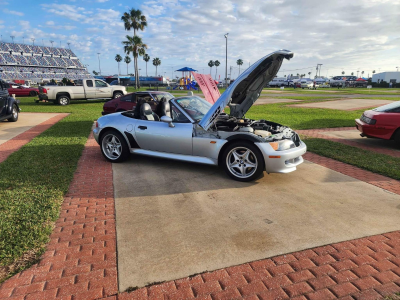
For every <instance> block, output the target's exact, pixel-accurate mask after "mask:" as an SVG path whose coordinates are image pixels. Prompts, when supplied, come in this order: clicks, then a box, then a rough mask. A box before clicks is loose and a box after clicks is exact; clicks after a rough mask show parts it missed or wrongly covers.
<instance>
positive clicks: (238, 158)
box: [222, 141, 264, 182]
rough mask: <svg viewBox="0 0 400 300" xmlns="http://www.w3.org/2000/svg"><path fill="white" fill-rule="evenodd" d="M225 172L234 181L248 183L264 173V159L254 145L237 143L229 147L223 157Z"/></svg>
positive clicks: (243, 142)
mask: <svg viewBox="0 0 400 300" xmlns="http://www.w3.org/2000/svg"><path fill="white" fill-rule="evenodd" d="M222 165H223V167H224V170H225V172H226V173H227V174H228V176H229V177H231V178H232V179H234V180H237V181H242V182H248V181H253V180H256V179H258V178H259V177H260V176H261V174H262V173H263V172H264V158H263V156H262V154H261V152H260V150H259V149H258V148H257V146H255V145H254V144H253V143H249V142H246V141H237V142H233V143H232V144H230V145H228V147H227V148H226V149H225V151H224V154H223V156H222Z"/></svg>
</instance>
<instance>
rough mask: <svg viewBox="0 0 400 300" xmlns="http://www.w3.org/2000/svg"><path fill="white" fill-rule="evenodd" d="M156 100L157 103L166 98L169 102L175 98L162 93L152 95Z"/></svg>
mask: <svg viewBox="0 0 400 300" xmlns="http://www.w3.org/2000/svg"><path fill="white" fill-rule="evenodd" d="M151 95H152V96H153V98H154V99H156V100H157V101H161V99H162V98H165V100H167V101H169V100H171V99H173V98H174V96H172V95H171V94H170V93H161V94H151Z"/></svg>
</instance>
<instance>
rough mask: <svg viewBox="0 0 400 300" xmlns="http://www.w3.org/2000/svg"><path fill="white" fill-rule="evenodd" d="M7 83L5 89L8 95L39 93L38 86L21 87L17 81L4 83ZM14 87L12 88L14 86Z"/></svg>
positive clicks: (18, 95) (17, 95)
mask: <svg viewBox="0 0 400 300" xmlns="http://www.w3.org/2000/svg"><path fill="white" fill-rule="evenodd" d="M6 85H7V90H8V93H9V94H10V95H13V94H15V96H16V97H21V96H31V97H34V96H36V95H39V89H38V88H32V87H28V88H27V87H23V86H21V85H19V84H17V83H6ZM13 86H14V87H15V86H16V87H15V88H14V87H13Z"/></svg>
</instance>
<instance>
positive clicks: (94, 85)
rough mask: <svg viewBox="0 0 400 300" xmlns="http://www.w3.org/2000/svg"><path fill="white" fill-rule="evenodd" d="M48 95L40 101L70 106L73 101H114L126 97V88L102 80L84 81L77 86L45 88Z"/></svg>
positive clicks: (41, 95) (40, 97)
mask: <svg viewBox="0 0 400 300" xmlns="http://www.w3.org/2000/svg"><path fill="white" fill-rule="evenodd" d="M44 89H45V90H46V93H44V92H43V93H40V94H39V99H40V100H48V101H52V102H56V103H58V104H60V105H68V104H69V103H70V101H71V100H88V99H92V100H94V99H113V98H119V97H121V96H123V95H126V88H125V87H124V86H121V85H114V86H110V85H109V84H108V83H106V82H105V81H103V80H100V79H83V80H82V85H77V86H48V85H47V86H45V87H44Z"/></svg>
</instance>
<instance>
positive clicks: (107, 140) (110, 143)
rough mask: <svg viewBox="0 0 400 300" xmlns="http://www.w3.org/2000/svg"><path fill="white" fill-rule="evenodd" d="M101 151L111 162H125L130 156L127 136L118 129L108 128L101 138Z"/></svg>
mask: <svg viewBox="0 0 400 300" xmlns="http://www.w3.org/2000/svg"><path fill="white" fill-rule="evenodd" d="M100 148H101V153H102V154H103V156H104V157H105V159H107V160H108V161H109V162H115V163H119V162H123V161H124V160H126V159H127V158H128V157H129V153H130V152H129V147H128V144H127V143H126V140H125V138H124V137H123V136H122V134H121V133H119V132H118V131H116V130H107V131H106V132H105V133H104V134H102V136H101V139H100Z"/></svg>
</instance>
